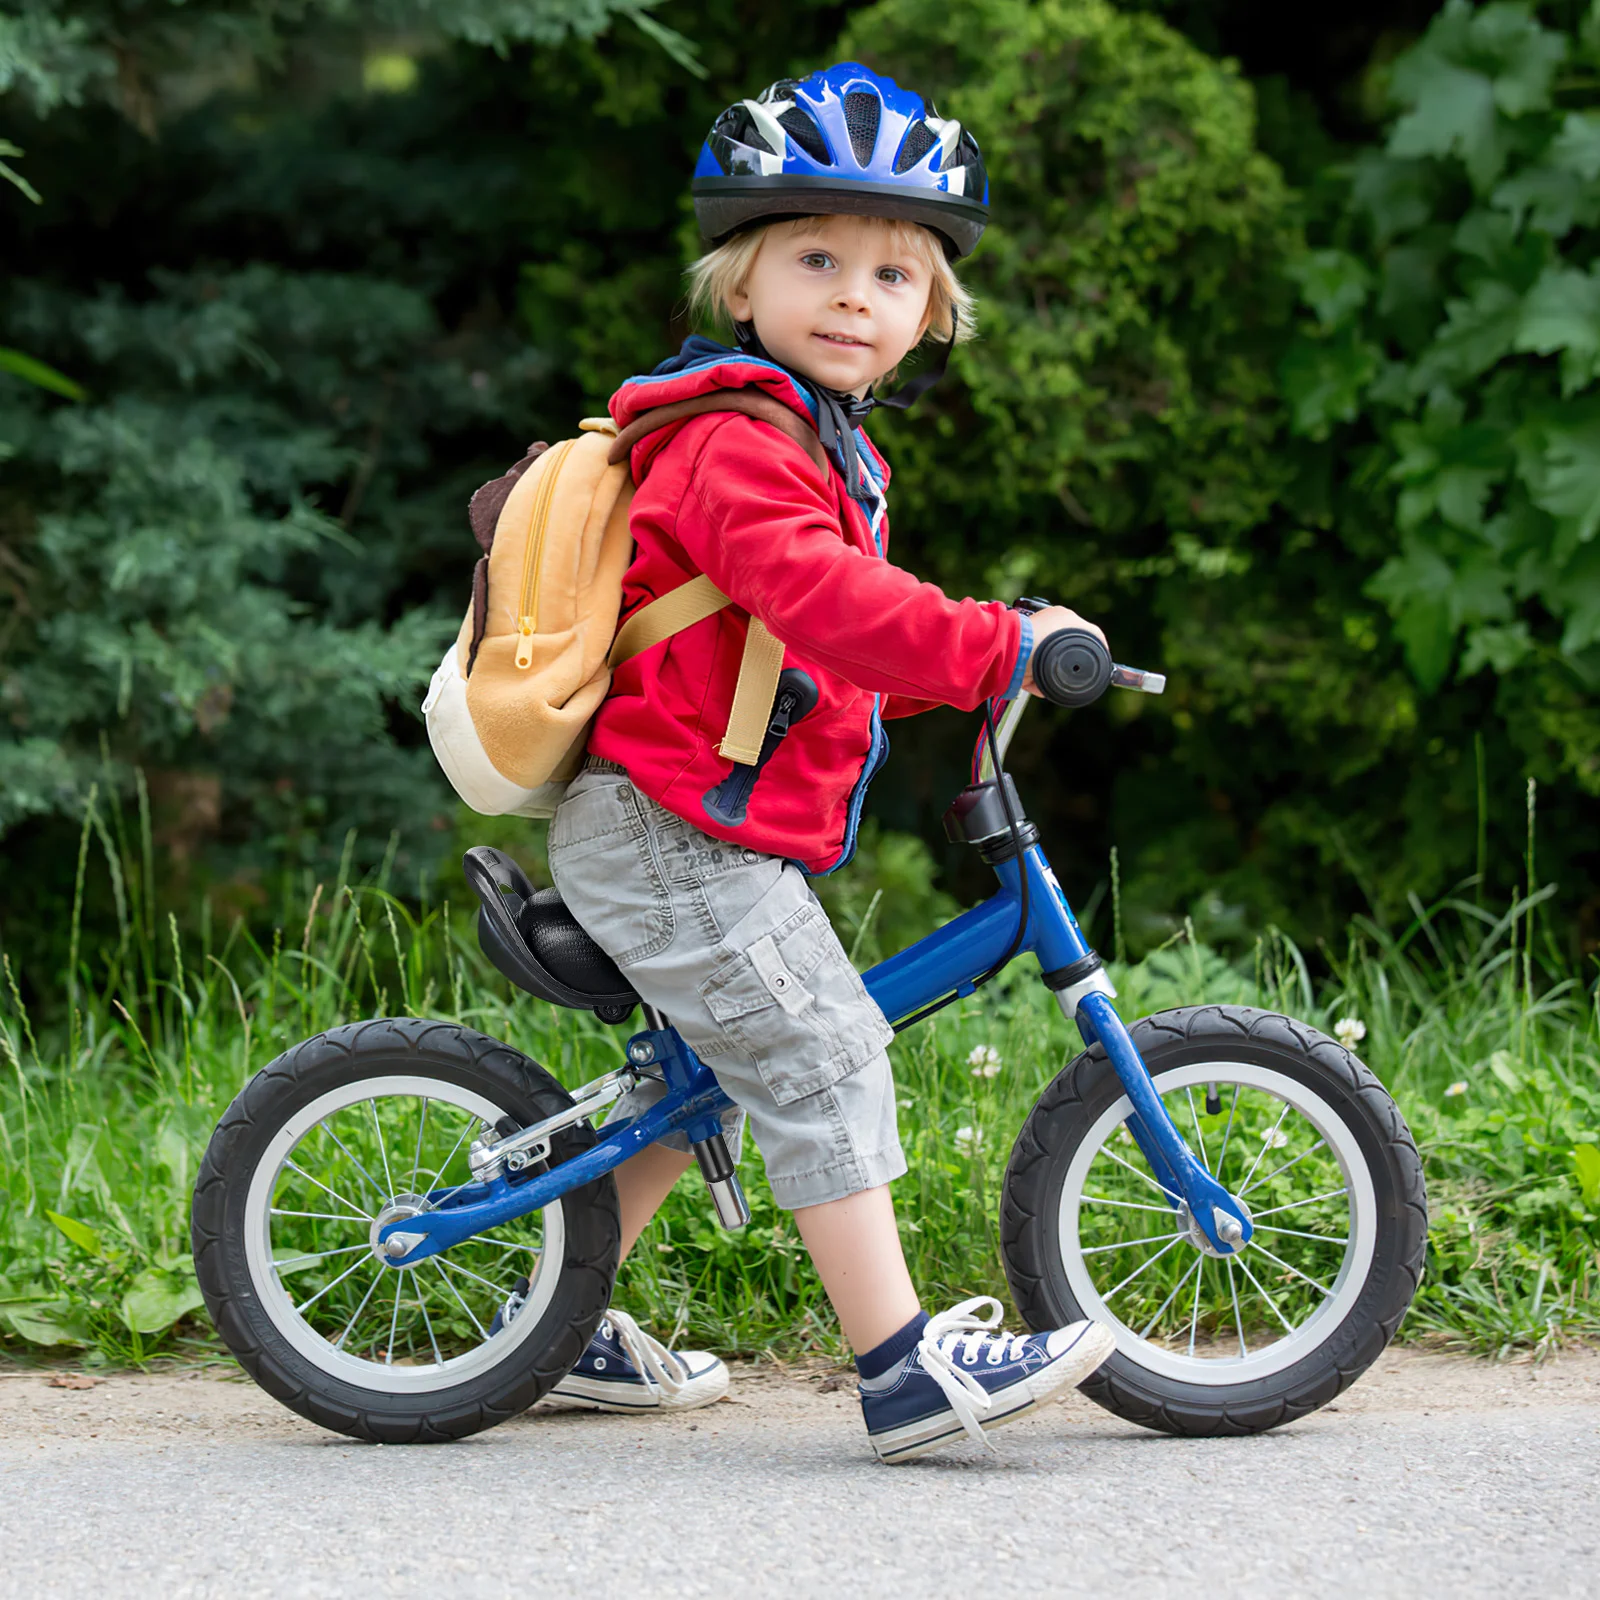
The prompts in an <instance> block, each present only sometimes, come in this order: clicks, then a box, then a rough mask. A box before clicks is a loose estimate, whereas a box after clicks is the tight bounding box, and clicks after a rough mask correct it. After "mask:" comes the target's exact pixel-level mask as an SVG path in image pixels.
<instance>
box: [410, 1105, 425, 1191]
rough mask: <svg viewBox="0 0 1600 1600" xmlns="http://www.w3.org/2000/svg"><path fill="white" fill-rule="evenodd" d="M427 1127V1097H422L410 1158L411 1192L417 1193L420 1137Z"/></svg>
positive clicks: (420, 1151) (419, 1166) (419, 1169)
mask: <svg viewBox="0 0 1600 1600" xmlns="http://www.w3.org/2000/svg"><path fill="white" fill-rule="evenodd" d="M427 1127H428V1097H427V1096H426V1095H424V1096H423V1097H422V1115H421V1117H419V1118H418V1120H417V1148H416V1151H415V1153H414V1154H413V1155H412V1157H411V1192H412V1194H415V1193H416V1192H417V1174H418V1173H419V1172H421V1170H422V1135H423V1134H424V1133H425V1132H426V1131H427Z"/></svg>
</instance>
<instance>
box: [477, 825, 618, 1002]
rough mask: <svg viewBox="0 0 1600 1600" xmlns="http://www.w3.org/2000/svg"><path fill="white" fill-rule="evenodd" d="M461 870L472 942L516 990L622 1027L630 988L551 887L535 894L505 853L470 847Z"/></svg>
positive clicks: (487, 847)
mask: <svg viewBox="0 0 1600 1600" xmlns="http://www.w3.org/2000/svg"><path fill="white" fill-rule="evenodd" d="M461 866H462V869H463V871H465V873H466V875H467V882H468V883H469V884H471V885H472V890H473V893H474V894H476V895H477V897H478V902H479V908H478V944H479V945H480V946H481V948H482V950H483V953H484V954H485V955H486V956H488V958H489V959H490V960H491V961H492V962H493V963H494V964H495V966H496V967H497V968H498V969H499V970H500V971H501V972H503V973H504V974H505V975H506V977H508V978H509V979H510V980H511V981H512V982H513V983H514V984H516V985H517V987H518V988H519V989H526V990H527V991H528V993H529V994H536V995H538V996H539V997H540V999H542V1000H549V1001H551V1002H553V1003H554V1004H555V1005H558V1006H572V1007H573V1008H575V1009H577V1010H581V1011H590V1010H592V1011H593V1012H594V1014H595V1015H596V1016H597V1017H599V1018H600V1020H601V1021H602V1022H622V1021H623V1020H625V1019H626V1018H627V1017H628V1016H629V1015H630V1014H631V1012H632V1011H633V1008H634V1007H635V1006H636V1005H638V1003H639V996H638V995H637V994H636V993H635V992H634V989H633V986H632V984H630V983H629V982H628V980H627V979H626V978H625V977H624V976H623V975H622V972H621V970H620V969H619V968H618V966H617V964H616V962H614V961H613V960H612V959H611V957H610V956H608V955H607V954H606V953H605V951H604V950H602V949H601V948H600V946H599V945H597V944H596V943H595V942H594V940H593V939H591V938H590V937H589V935H588V934H587V933H585V932H584V931H583V928H582V927H581V926H580V924H579V922H578V919H577V918H576V917H574V916H573V914H572V913H571V912H570V911H569V910H568V909H567V907H566V904H565V902H564V901H563V900H562V898H561V895H560V894H559V892H558V891H556V890H555V889H535V888H534V886H533V885H532V883H530V882H529V881H528V876H527V874H526V873H525V872H524V871H523V870H522V868H521V867H519V866H518V865H517V864H516V862H515V861H513V860H512V859H511V857H510V856H508V855H506V854H505V853H504V851H501V850H495V849H492V848H491V847H490V846H488V845H475V846H474V847H473V848H472V849H471V850H469V851H467V853H466V855H465V856H463V857H462V860H461Z"/></svg>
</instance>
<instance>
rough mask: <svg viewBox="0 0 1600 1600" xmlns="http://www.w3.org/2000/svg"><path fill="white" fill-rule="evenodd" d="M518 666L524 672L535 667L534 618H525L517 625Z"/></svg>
mask: <svg viewBox="0 0 1600 1600" xmlns="http://www.w3.org/2000/svg"><path fill="white" fill-rule="evenodd" d="M517 635H518V637H517V665H518V666H519V667H521V668H522V669H523V670H524V671H526V670H527V668H529V667H531V666H532V665H533V618H532V617H523V618H522V620H521V621H520V622H518V624H517Z"/></svg>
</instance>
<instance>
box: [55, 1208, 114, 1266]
mask: <svg viewBox="0 0 1600 1600" xmlns="http://www.w3.org/2000/svg"><path fill="white" fill-rule="evenodd" d="M45 1215H46V1216H47V1217H48V1218H49V1219H50V1220H51V1221H52V1222H53V1223H55V1225H56V1226H57V1227H58V1228H59V1229H60V1230H61V1231H62V1233H64V1234H65V1235H66V1236H67V1238H68V1239H70V1240H71V1241H72V1242H73V1244H75V1245H77V1247H78V1248H79V1249H80V1250H87V1251H88V1252H89V1254H90V1255H92V1256H99V1255H104V1254H105V1252H104V1251H103V1250H102V1249H101V1248H100V1235H99V1234H97V1233H96V1232H95V1231H94V1229H93V1228H91V1227H90V1226H89V1225H88V1224H87V1223H84V1222H79V1221H78V1219H77V1218H76V1217H63V1216H62V1215H60V1213H59V1212H55V1211H46V1212H45Z"/></svg>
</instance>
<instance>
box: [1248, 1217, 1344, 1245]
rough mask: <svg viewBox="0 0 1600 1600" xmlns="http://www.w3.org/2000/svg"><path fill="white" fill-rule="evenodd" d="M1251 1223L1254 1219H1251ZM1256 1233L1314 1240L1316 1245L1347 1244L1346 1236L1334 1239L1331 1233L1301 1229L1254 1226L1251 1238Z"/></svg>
mask: <svg viewBox="0 0 1600 1600" xmlns="http://www.w3.org/2000/svg"><path fill="white" fill-rule="evenodd" d="M1251 1221H1252V1223H1254V1221H1255V1219H1254V1218H1253V1217H1252V1218H1251ZM1256 1233H1287V1234H1291V1235H1292V1236H1293V1237H1294V1238H1296V1239H1315V1240H1316V1241H1317V1243H1318V1244H1349V1243H1350V1240H1349V1237H1348V1235H1347V1236H1346V1237H1345V1238H1343V1239H1335V1238H1334V1236H1333V1235H1332V1234H1331V1233H1307V1232H1306V1231H1305V1230H1304V1229H1303V1228H1263V1227H1260V1226H1256V1227H1255V1228H1254V1232H1253V1233H1252V1237H1254V1234H1256Z"/></svg>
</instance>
